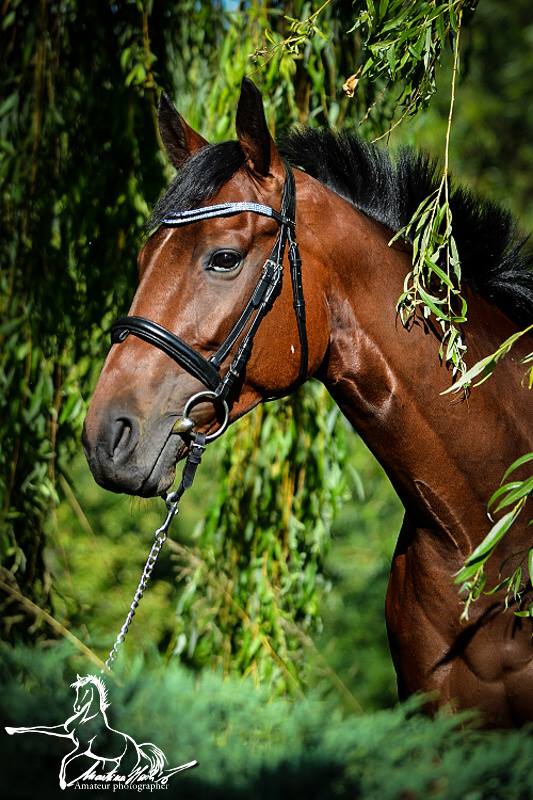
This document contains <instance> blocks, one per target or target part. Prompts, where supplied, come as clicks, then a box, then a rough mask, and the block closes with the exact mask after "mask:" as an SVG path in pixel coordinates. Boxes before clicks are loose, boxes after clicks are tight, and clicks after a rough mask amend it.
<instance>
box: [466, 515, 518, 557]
mask: <svg viewBox="0 0 533 800" xmlns="http://www.w3.org/2000/svg"><path fill="white" fill-rule="evenodd" d="M516 516H517V514H516V511H515V510H514V509H513V510H512V511H508V512H507V514H504V515H503V517H502V518H501V519H499V520H498V522H496V523H495V524H494V525H493V526H492V528H491V529H490V531H489V532H488V534H487V535H486V536H485V538H484V539H483V541H482V542H481V543H480V544H478V546H477V547H476V549H475V550H474V552H473V553H472V554H471V555H470V556H469V557H468V558H467V559H466V562H465V564H466V565H468V566H470V565H474V564H476V563H479V561H480V560H482V559H483V558H484V557H485V556H489V555H490V553H492V551H493V550H494V548H495V547H496V545H497V544H498V542H499V541H500V540H501V539H502V538H503V537H504V536H505V534H506V533H507V531H508V530H509V528H510V527H511V525H512V524H513V522H514V521H515V518H516Z"/></svg>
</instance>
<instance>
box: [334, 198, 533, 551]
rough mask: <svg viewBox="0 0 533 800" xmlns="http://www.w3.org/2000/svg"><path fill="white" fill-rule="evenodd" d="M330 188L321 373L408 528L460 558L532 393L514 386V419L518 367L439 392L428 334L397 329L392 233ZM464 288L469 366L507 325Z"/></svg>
mask: <svg viewBox="0 0 533 800" xmlns="http://www.w3.org/2000/svg"><path fill="white" fill-rule="evenodd" d="M327 195H328V202H329V204H330V206H332V209H331V208H330V213H332V221H333V220H334V230H335V236H336V238H335V240H334V242H333V244H332V245H331V246H329V247H328V248H327V253H328V259H329V263H328V268H329V270H328V278H327V284H326V286H327V288H326V290H325V291H326V294H327V302H328V306H329V310H330V319H331V331H330V347H329V353H328V356H327V359H326V362H325V363H324V366H323V369H322V372H321V374H320V377H321V378H322V380H323V381H324V383H325V384H326V386H327V387H328V389H329V391H330V393H331V394H332V396H333V397H334V399H335V400H336V401H337V403H338V405H339V406H340V408H341V409H342V411H343V412H344V414H345V415H346V417H347V418H348V419H349V421H350V422H351V423H352V424H353V425H354V427H355V429H356V430H357V432H358V433H359V434H360V435H361V437H362V438H363V440H364V441H365V442H366V444H367V445H368V447H369V448H370V450H371V451H372V452H373V453H374V454H375V456H376V458H377V459H378V461H379V462H380V463H381V465H382V466H383V467H384V468H385V470H386V472H387V474H388V476H389V478H390V480H391V482H392V484H393V486H394V487H395V489H396V491H397V492H398V495H399V496H400V499H401V500H402V502H403V504H404V506H405V508H406V511H407V514H408V516H409V517H410V519H411V520H412V521H413V522H414V524H415V526H416V527H418V528H425V529H430V530H432V531H438V533H439V536H440V539H441V540H442V541H443V542H448V544H449V546H450V547H452V548H453V549H454V550H455V551H459V554H458V558H463V557H464V556H465V555H466V554H468V553H469V552H470V550H471V548H472V547H473V546H474V545H475V544H476V543H477V542H478V541H479V540H480V539H481V538H482V537H483V535H484V534H485V533H486V532H487V530H488V527H487V517H486V503H487V500H488V498H489V497H490V495H491V493H492V492H493V491H494V489H496V488H497V486H498V485H499V482H500V480H501V478H502V472H503V469H504V468H505V467H506V466H507V465H508V464H509V463H511V461H512V460H513V459H514V458H516V457H517V456H518V455H521V454H522V453H524V452H527V450H528V449H529V446H528V438H527V431H526V429H525V428H526V425H525V422H524V420H527V413H526V412H525V404H526V403H528V402H531V398H530V397H529V396H528V393H527V392H522V397H521V398H519V401H518V402H521V403H523V404H524V408H523V409H522V411H521V414H520V409H519V408H517V405H518V403H517V392H518V385H519V380H520V376H521V371H520V368H518V370H517V365H516V361H515V363H512V362H511V360H507V361H506V362H504V363H502V365H501V366H500V367H499V368H498V371H497V373H496V375H495V376H493V378H492V379H491V380H489V381H487V382H486V383H485V384H483V386H481V387H479V388H476V389H475V390H474V391H473V392H472V394H471V396H470V398H469V399H468V400H466V401H464V400H462V401H461V400H457V399H456V398H455V399H454V398H452V397H451V396H450V395H445V396H442V395H441V392H443V391H444V390H445V389H447V388H448V387H449V386H450V384H451V375H450V372H449V371H448V370H447V369H446V368H445V367H443V366H441V365H440V363H439V359H438V347H439V342H438V339H437V337H436V335H435V333H433V332H432V331H431V330H430V329H429V328H428V327H426V326H424V325H421V324H416V325H414V326H413V327H412V328H411V330H410V331H407V330H405V329H404V328H403V326H402V325H401V323H400V321H399V319H398V317H397V314H396V310H395V307H396V302H397V300H398V297H399V296H400V294H401V292H402V289H403V282H404V279H405V275H406V273H407V271H408V269H409V266H410V256H409V254H407V253H406V252H402V251H400V250H399V249H391V248H389V247H388V241H389V239H390V236H391V234H390V232H388V231H385V230H384V229H383V228H382V227H381V226H380V225H378V224H377V223H375V222H374V221H371V220H369V219H368V218H367V217H365V216H364V215H362V214H360V213H359V212H356V211H355V210H354V209H353V207H352V206H350V205H349V204H348V203H346V202H345V201H343V200H341V199H340V198H337V200H336V201H333V200H332V198H331V193H329V192H328V193H327ZM326 206H327V204H326ZM325 218H326V217H325V215H324V214H323V216H322V222H321V227H322V230H323V231H325V230H327V225H326V223H325ZM465 293H466V295H467V299H468V301H469V321H468V323H467V325H465V337H466V341H467V344H468V347H469V351H468V363H469V365H472V364H473V363H474V362H475V361H477V360H478V359H479V358H481V357H482V356H485V355H487V354H488V353H491V352H493V351H494V350H495V349H496V347H497V345H498V344H499V343H500V342H501V341H502V340H503V339H504V338H505V337H506V336H508V335H510V334H511V333H512V332H513V331H514V330H516V328H515V327H514V326H513V325H512V324H511V323H510V321H509V320H508V319H507V318H506V317H505V316H504V315H503V314H502V313H501V312H500V311H499V310H498V309H497V308H495V307H494V306H493V305H489V304H488V303H486V302H485V301H484V300H482V298H481V297H479V296H477V295H475V294H473V293H472V292H470V291H469V290H468V289H465ZM522 371H523V370H522ZM518 394H519V393H518ZM439 546H440V545H439Z"/></svg>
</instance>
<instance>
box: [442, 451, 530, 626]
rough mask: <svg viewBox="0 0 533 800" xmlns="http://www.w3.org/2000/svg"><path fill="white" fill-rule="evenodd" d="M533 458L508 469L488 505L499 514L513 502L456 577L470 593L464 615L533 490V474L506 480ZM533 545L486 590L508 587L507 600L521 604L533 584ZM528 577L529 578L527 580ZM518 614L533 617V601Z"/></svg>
mask: <svg viewBox="0 0 533 800" xmlns="http://www.w3.org/2000/svg"><path fill="white" fill-rule="evenodd" d="M531 461H533V453H526V454H525V455H523V456H521V457H520V458H517V459H516V461H514V462H513V463H512V464H511V466H510V467H509V468H508V469H507V470H506V472H505V474H504V476H503V478H502V482H501V485H500V487H499V488H498V489H496V491H495V492H494V493H493V495H492V496H491V498H490V500H489V502H488V506H487V509H488V511H489V513H490V514H497V513H498V512H500V511H502V510H503V509H504V508H508V507H509V506H512V508H511V509H510V510H509V511H506V512H505V514H503V515H502V516H501V517H500V518H499V519H498V520H497V521H496V522H495V523H494V524H493V526H492V527H491V529H490V531H489V532H488V533H487V535H486V536H485V538H484V539H483V540H482V541H481V542H480V543H479V544H478V546H477V547H476V548H475V550H474V551H473V552H472V553H471V554H470V555H469V556H468V558H467V559H466V561H465V563H464V566H463V567H462V568H461V569H460V570H459V572H458V573H457V575H456V577H455V582H456V583H457V584H460V585H461V591H462V592H464V593H466V600H465V607H464V610H463V613H462V619H468V612H469V608H470V605H471V603H472V602H474V601H475V600H477V599H478V598H479V597H480V596H481V594H482V592H483V591H484V589H485V586H486V575H485V567H486V564H487V562H488V560H489V559H490V558H491V557H492V556H493V555H494V552H495V550H496V547H497V545H498V543H499V542H500V541H501V540H502V539H503V537H504V536H505V535H506V534H508V532H509V531H510V530H511V527H512V525H513V524H514V523H515V522H516V520H517V519H518V517H519V516H520V515H521V514H522V512H523V510H524V507H525V505H526V503H527V500H528V498H529V497H530V496H531V495H532V494H533V476H531V475H530V476H529V477H527V478H523V479H522V480H513V481H510V482H508V483H504V481H506V480H507V478H508V477H509V476H510V475H512V473H513V472H515V471H516V470H517V469H519V467H522V466H524V465H525V464H527V463H529V462H531ZM532 554H533V548H530V549H529V550H526V551H525V552H524V553H517V554H515V555H517V556H520V563H519V564H518V566H516V567H515V568H514V570H513V572H512V573H511V574H510V575H506V576H505V577H503V579H502V580H501V581H500V582H499V583H498V584H497V585H496V586H494V587H491V588H490V589H489V590H488V591H486V592H485V594H494V593H495V592H497V591H499V590H500V589H505V590H506V597H505V604H506V606H508V605H509V603H510V602H511V600H513V601H514V602H515V603H517V604H518V605H520V602H521V599H522V594H523V593H524V591H525V590H526V587H527V586H528V585H530V586H533V555H532ZM524 579H525V580H524ZM514 613H515V615H516V616H517V617H533V603H531V604H530V605H529V606H528V608H527V609H520V610H518V611H515V612H514Z"/></svg>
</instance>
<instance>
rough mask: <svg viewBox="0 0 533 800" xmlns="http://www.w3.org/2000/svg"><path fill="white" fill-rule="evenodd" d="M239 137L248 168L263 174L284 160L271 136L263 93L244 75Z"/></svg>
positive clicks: (238, 111)
mask: <svg viewBox="0 0 533 800" xmlns="http://www.w3.org/2000/svg"><path fill="white" fill-rule="evenodd" d="M237 136H238V137H239V143H240V145H241V147H242V150H243V152H244V155H245V158H246V166H247V167H248V169H249V170H250V171H251V172H253V173H255V174H256V175H259V176H261V177H266V176H267V175H272V174H274V173H275V172H276V171H279V169H280V168H281V166H282V165H281V159H280V157H279V153H278V151H277V148H276V145H275V144H274V141H273V139H272V137H271V135H270V132H269V130H268V127H267V122H266V118H265V109H264V108H263V98H262V97H261V92H260V91H259V89H258V88H257V86H256V85H255V83H253V82H252V81H251V80H250V79H249V78H243V79H242V84H241V96H240V97H239V104H238V106H237Z"/></svg>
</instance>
